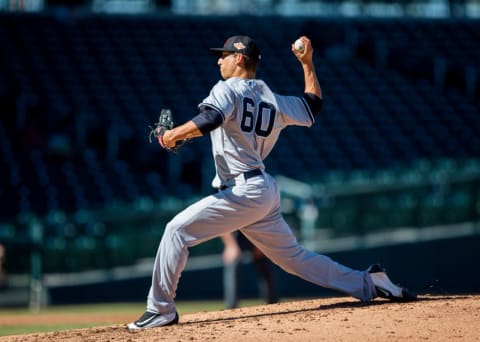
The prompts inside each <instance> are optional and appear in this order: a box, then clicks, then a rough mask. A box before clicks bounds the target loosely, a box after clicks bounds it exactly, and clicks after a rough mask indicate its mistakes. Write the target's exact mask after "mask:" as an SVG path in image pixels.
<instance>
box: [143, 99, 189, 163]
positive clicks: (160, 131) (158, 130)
mask: <svg viewBox="0 0 480 342" xmlns="http://www.w3.org/2000/svg"><path fill="white" fill-rule="evenodd" d="M148 127H149V128H150V134H149V135H148V140H149V141H150V143H151V142H152V136H153V137H155V139H156V140H158V142H159V143H160V145H161V146H162V147H163V148H164V149H166V150H167V151H169V152H173V153H177V152H178V151H179V150H180V148H181V147H182V146H183V144H185V143H186V142H187V140H181V141H177V142H176V144H175V147H168V146H166V145H165V144H164V143H163V135H164V134H165V132H166V131H168V130H170V129H172V128H174V127H175V122H174V121H173V115H172V111H171V110H170V109H162V110H161V112H160V116H159V117H158V122H156V123H155V127H152V126H148ZM159 137H160V138H159Z"/></svg>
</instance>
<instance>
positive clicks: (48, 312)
mask: <svg viewBox="0 0 480 342" xmlns="http://www.w3.org/2000/svg"><path fill="white" fill-rule="evenodd" d="M262 303H263V302H262V301H261V300H242V301H241V302H240V306H241V307H246V306H252V305H260V304H262ZM176 304H177V310H178V312H179V313H180V315H182V314H188V313H195V312H202V311H217V310H223V309H224V308H225V306H224V304H223V302H222V301H220V300H216V301H180V302H177V303H176ZM144 310H145V303H109V304H84V305H61V306H60V305H59V306H51V307H48V308H45V309H43V310H41V311H40V312H32V311H30V310H28V309H18V308H15V309H0V336H6V335H16V334H28V333H37V332H52V331H61V330H69V329H81V328H90V327H95V326H105V325H110V324H114V323H105V322H98V321H95V320H94V318H93V317H92V320H91V321H85V317H87V318H88V314H90V313H91V314H95V317H98V316H99V314H100V315H102V314H105V316H108V315H109V314H115V315H121V314H125V315H131V316H132V317H137V316H140V315H141V314H142V313H143V311H144ZM62 314H65V315H68V314H81V315H82V322H77V323H75V322H73V323H62V322H61V319H58V317H59V316H61V315H62ZM15 316H17V317H19V320H20V319H21V318H22V319H23V318H25V317H39V318H41V319H45V318H47V321H48V317H49V316H51V317H55V318H56V319H55V320H58V322H54V321H55V320H52V323H51V324H50V323H48V324H38V323H35V324H30V323H28V324H27V323H25V324H19V323H18V322H17V323H12V324H10V323H6V324H4V323H2V319H6V318H7V317H8V318H9V319H10V320H11V321H15V319H13V320H12V317H13V318H14V317H15ZM120 323H127V322H118V324H120Z"/></svg>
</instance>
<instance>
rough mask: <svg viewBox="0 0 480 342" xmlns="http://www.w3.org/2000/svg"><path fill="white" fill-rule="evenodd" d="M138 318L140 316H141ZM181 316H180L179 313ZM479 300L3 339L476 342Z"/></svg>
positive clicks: (209, 315) (252, 310)
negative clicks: (138, 330)
mask: <svg viewBox="0 0 480 342" xmlns="http://www.w3.org/2000/svg"><path fill="white" fill-rule="evenodd" d="M139 314H140V313H139ZM180 314H181V313H180ZM478 322H480V296H428V295H426V296H421V297H420V299H419V300H418V301H416V302H412V303H392V302H388V301H384V300H379V299H377V300H375V301H372V302H370V303H360V302H358V301H356V300H355V299H351V298H347V297H339V298H327V299H325V298H323V299H315V300H303V301H296V302H288V303H280V304H274V305H262V306H254V307H247V308H241V309H234V310H222V311H216V312H200V313H195V314H188V315H181V317H180V323H179V324H178V325H175V326H169V327H163V328H155V329H150V330H144V331H140V332H136V333H130V332H128V331H126V330H125V327H124V325H111V326H105V327H97V328H90V329H76V330H69V331H61V332H54V333H38V334H29V335H15V336H7V337H4V339H3V340H5V341H22V342H30V341H45V340H52V341H228V342H233V341H255V342H261V341H292V342H293V341H295V342H297V341H301V342H307V341H333V340H337V341H338V340H341V341H386V340H389V341H399V340H402V341H405V340H409V341H411V340H431V341H451V340H455V341H480V330H479V329H478Z"/></svg>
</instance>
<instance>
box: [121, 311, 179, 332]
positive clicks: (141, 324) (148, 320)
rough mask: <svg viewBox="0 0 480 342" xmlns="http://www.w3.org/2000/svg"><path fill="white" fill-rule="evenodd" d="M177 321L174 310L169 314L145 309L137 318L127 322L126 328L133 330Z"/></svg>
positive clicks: (176, 314) (162, 325) (161, 325)
mask: <svg viewBox="0 0 480 342" xmlns="http://www.w3.org/2000/svg"><path fill="white" fill-rule="evenodd" d="M177 323H178V313H177V312H176V311H175V312H174V313H171V314H158V313H154V312H149V311H145V313H144V314H143V315H142V317H140V318H139V319H138V320H136V321H135V322H132V323H128V324H127V330H129V331H135V330H142V329H148V328H155V327H164V326H167V325H173V324H177Z"/></svg>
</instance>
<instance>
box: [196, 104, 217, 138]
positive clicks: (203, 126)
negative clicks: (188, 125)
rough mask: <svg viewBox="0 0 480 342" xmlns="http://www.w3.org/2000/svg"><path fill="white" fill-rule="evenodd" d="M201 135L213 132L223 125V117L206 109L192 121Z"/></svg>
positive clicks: (214, 111) (212, 110)
mask: <svg viewBox="0 0 480 342" xmlns="http://www.w3.org/2000/svg"><path fill="white" fill-rule="evenodd" d="M192 121H193V123H194V124H195V125H196V126H197V127H198V129H199V130H200V132H202V134H203V135H205V134H207V133H209V132H210V131H213V130H214V129H215V128H217V127H219V126H220V125H221V124H222V123H223V116H222V114H221V113H219V112H218V111H216V110H214V109H211V108H206V109H205V110H203V111H201V112H200V113H199V114H197V116H195V117H194V118H193V119H192Z"/></svg>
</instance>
